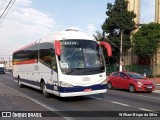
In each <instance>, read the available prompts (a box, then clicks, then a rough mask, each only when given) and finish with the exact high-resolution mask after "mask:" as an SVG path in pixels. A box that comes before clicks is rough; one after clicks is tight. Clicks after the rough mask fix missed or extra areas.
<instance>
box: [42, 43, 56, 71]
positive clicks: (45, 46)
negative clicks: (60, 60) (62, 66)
mask: <svg viewBox="0 0 160 120" xmlns="http://www.w3.org/2000/svg"><path fill="white" fill-rule="evenodd" d="M39 51H40V62H41V63H42V64H44V65H46V66H48V67H49V68H51V69H53V70H55V71H56V59H55V53H54V49H53V44H52V43H49V42H46V43H40V45H39Z"/></svg>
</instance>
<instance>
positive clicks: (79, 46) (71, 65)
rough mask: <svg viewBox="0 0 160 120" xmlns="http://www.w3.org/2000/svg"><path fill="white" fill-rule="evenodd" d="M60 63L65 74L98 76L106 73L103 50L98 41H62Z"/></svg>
mask: <svg viewBox="0 0 160 120" xmlns="http://www.w3.org/2000/svg"><path fill="white" fill-rule="evenodd" d="M61 45H62V54H61V56H60V59H59V62H60V67H61V70H62V73H63V74H72V75H73V74H74V75H77V74H78V75H84V74H94V73H95V74H96V73H101V72H104V58H103V54H102V50H101V48H100V47H99V44H98V43H97V42H96V41H91V40H62V41H61Z"/></svg>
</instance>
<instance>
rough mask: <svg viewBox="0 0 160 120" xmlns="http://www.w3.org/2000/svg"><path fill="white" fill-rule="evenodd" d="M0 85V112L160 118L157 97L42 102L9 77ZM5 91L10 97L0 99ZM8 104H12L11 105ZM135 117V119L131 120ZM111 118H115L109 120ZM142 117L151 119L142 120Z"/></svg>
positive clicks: (79, 119)
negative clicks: (43, 112)
mask: <svg viewBox="0 0 160 120" xmlns="http://www.w3.org/2000/svg"><path fill="white" fill-rule="evenodd" d="M0 85H1V88H0V91H1V92H0V93H1V94H0V101H1V102H0V103H1V104H0V105H1V106H0V110H1V111H8V110H10V111H14V110H15V111H30V110H31V111H52V112H56V114H58V115H60V116H61V117H54V119H60V120H61V119H65V120H66V119H67V120H91V119H93V120H101V119H102V120H104V119H105V120H106V119H107V120H108V119H111V120H119V119H123V120H125V119H126V120H128V119H132V120H134V119H135V120H139V119H140V120H146V119H147V120H151V119H152V120H154V119H155V120H160V116H159V117H151V116H156V115H159V114H160V113H159V112H160V93H154V92H153V93H129V92H128V91H126V90H117V89H114V90H108V91H107V93H106V94H100V95H92V96H83V97H71V98H59V97H56V96H54V95H52V96H51V97H50V98H44V97H43V95H42V93H41V91H38V90H35V89H32V88H29V87H24V88H19V87H18V84H17V83H16V82H15V81H13V79H12V76H11V75H9V74H6V75H0ZM3 87H4V88H3ZM8 88H9V89H10V91H8V93H6V94H7V95H8V94H10V95H12V97H8V96H9V95H8V96H7V95H5V96H4V95H2V93H3V92H2V89H3V90H4V89H8ZM14 94H15V95H14ZM6 96H7V97H6ZM9 99H10V100H9ZM11 101H14V102H12V104H11ZM2 103H3V104H2ZM6 104H9V105H10V107H8V106H7V105H6ZM68 111H70V112H68ZM75 111H76V112H75ZM79 111H81V112H79ZM150 111H151V112H150ZM141 112H142V113H141ZM126 113H127V114H126ZM130 113H131V114H130ZM134 113H135V114H136V116H137V117H133V116H132V115H133V114H134ZM145 113H146V114H145ZM153 113H154V114H153ZM157 113H158V114H157ZM114 114H115V116H116V117H112V116H114ZM117 114H118V115H119V117H117ZM81 115H82V116H81ZM83 115H84V116H83ZM120 115H123V117H120ZM130 115H131V116H132V117H131V116H130ZM142 115H143V116H142ZM144 115H149V116H150V117H144ZM106 116H111V117H106ZM126 116H128V117H126ZM129 116H130V117H129ZM140 116H141V117H140ZM47 119H48V118H47Z"/></svg>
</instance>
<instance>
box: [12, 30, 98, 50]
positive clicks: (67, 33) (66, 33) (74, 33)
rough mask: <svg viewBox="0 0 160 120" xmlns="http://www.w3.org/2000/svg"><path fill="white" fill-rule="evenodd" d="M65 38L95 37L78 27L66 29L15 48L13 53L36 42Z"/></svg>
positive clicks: (83, 38) (88, 38) (91, 38)
mask: <svg viewBox="0 0 160 120" xmlns="http://www.w3.org/2000/svg"><path fill="white" fill-rule="evenodd" d="M65 39H81V40H94V41H96V40H95V39H94V37H92V36H89V35H87V34H85V33H83V32H81V31H80V30H76V29H66V30H63V31H60V32H58V33H56V34H50V35H47V36H45V37H43V38H41V39H39V40H37V41H35V42H33V43H31V44H29V45H27V46H24V47H22V48H20V49H17V50H15V51H14V52H13V53H15V52H18V51H20V50H23V49H25V48H28V47H30V46H32V45H34V44H36V43H43V42H53V41H54V40H65Z"/></svg>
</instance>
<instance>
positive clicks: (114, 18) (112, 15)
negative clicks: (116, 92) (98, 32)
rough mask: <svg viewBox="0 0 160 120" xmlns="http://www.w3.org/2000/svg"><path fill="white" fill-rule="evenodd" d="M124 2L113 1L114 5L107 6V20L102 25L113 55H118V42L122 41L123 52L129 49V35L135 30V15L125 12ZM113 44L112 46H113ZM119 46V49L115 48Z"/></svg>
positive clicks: (124, 0)
mask: <svg viewBox="0 0 160 120" xmlns="http://www.w3.org/2000/svg"><path fill="white" fill-rule="evenodd" d="M127 6H128V2H127V1H126V0H115V3H114V4H113V5H112V4H111V3H108V4H107V11H106V15H107V18H106V20H105V22H104V23H103V25H102V30H103V31H105V32H106V33H109V36H108V39H109V41H110V44H111V45H112V48H113V54H117V55H119V53H120V42H121V40H123V52H125V51H126V50H128V49H129V48H130V47H131V40H130V35H131V32H132V30H133V29H134V28H135V22H134V20H133V19H134V18H135V17H136V15H135V14H134V13H133V12H129V11H128V10H127ZM113 43H114V44H113ZM117 46H119V47H117Z"/></svg>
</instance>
